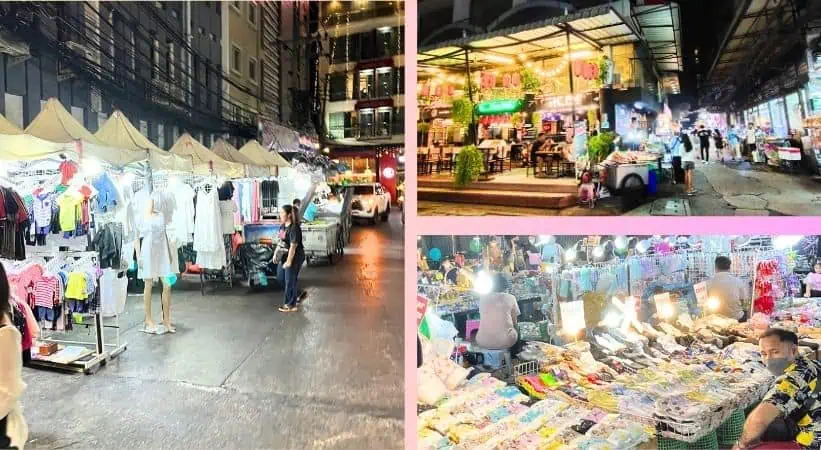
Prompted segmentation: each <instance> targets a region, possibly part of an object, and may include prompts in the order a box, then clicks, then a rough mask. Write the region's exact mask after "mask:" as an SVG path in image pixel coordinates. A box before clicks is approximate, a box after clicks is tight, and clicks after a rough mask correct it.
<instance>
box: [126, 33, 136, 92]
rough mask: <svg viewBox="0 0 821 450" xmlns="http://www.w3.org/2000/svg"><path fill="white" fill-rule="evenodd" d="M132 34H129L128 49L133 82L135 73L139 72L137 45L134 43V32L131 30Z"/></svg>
mask: <svg viewBox="0 0 821 450" xmlns="http://www.w3.org/2000/svg"><path fill="white" fill-rule="evenodd" d="M129 31H130V33H129V34H128V45H129V46H130V47H129V49H128V67H129V68H131V73H130V75H129V76H130V77H131V79H132V80H133V79H134V76H135V72H136V71H137V55H136V52H137V45H136V43H135V42H134V30H129Z"/></svg>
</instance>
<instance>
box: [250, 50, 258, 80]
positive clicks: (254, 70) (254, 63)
mask: <svg viewBox="0 0 821 450" xmlns="http://www.w3.org/2000/svg"><path fill="white" fill-rule="evenodd" d="M248 79H249V80H251V82H252V83H254V84H257V60H256V58H251V57H248Z"/></svg>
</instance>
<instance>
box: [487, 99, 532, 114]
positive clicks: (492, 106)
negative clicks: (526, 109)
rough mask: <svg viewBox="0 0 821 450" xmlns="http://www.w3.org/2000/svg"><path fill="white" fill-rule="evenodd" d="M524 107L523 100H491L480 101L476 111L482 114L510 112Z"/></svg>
mask: <svg viewBox="0 0 821 450" xmlns="http://www.w3.org/2000/svg"><path fill="white" fill-rule="evenodd" d="M521 108H522V101H521V100H491V101H487V102H482V103H479V104H478V105H477V106H476V111H477V112H478V113H479V114H480V115H491V114H509V113H513V112H516V111H518V110H520V109H521Z"/></svg>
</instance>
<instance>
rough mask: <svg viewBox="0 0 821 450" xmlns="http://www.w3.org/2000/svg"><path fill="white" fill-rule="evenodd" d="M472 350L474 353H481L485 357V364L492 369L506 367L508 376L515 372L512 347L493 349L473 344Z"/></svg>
mask: <svg viewBox="0 0 821 450" xmlns="http://www.w3.org/2000/svg"><path fill="white" fill-rule="evenodd" d="M470 351H472V352H474V353H481V354H482V359H484V365H485V367H487V368H488V369H490V370H500V369H504V370H505V374H506V377H507V376H510V374H511V373H513V357H512V356H511V355H510V349H504V350H491V349H487V348H482V347H479V346H478V345H472V346H471V349H470Z"/></svg>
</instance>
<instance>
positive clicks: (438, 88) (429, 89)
mask: <svg viewBox="0 0 821 450" xmlns="http://www.w3.org/2000/svg"><path fill="white" fill-rule="evenodd" d="M455 93H456V86H454V85H452V84H433V83H425V84H423V85H422V91H421V92H420V94H419V96H420V97H453V95H454V94H455Z"/></svg>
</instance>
